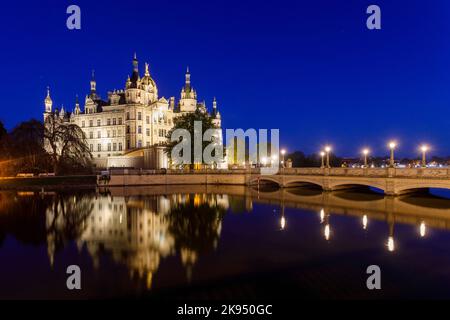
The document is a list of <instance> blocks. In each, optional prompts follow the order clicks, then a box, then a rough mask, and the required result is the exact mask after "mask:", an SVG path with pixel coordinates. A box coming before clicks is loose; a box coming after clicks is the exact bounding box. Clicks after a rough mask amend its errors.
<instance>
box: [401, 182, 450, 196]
mask: <svg viewBox="0 0 450 320" xmlns="http://www.w3.org/2000/svg"><path fill="white" fill-rule="evenodd" d="M429 188H435V189H445V190H450V183H449V182H448V180H434V181H423V180H422V181H411V182H410V183H402V184H399V185H396V186H395V193H396V194H402V193H408V192H413V191H419V190H421V189H429Z"/></svg>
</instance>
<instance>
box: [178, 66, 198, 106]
mask: <svg viewBox="0 0 450 320" xmlns="http://www.w3.org/2000/svg"><path fill="white" fill-rule="evenodd" d="M196 108H197V93H196V92H195V90H194V88H192V85H191V73H190V72H189V67H187V70H186V75H185V83H184V87H183V88H182V89H181V99H180V111H181V112H194V111H195V110H196Z"/></svg>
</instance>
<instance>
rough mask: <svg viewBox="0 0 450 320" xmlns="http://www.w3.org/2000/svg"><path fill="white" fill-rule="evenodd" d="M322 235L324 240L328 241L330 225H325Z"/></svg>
mask: <svg viewBox="0 0 450 320" xmlns="http://www.w3.org/2000/svg"><path fill="white" fill-rule="evenodd" d="M323 234H324V236H325V240H327V241H328V240H330V225H329V224H326V225H325V229H324V230H323Z"/></svg>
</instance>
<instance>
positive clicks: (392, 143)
mask: <svg viewBox="0 0 450 320" xmlns="http://www.w3.org/2000/svg"><path fill="white" fill-rule="evenodd" d="M396 147H397V143H396V142H395V141H391V142H389V149H395V148H396Z"/></svg>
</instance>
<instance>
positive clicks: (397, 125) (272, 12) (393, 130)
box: [0, 0, 450, 156]
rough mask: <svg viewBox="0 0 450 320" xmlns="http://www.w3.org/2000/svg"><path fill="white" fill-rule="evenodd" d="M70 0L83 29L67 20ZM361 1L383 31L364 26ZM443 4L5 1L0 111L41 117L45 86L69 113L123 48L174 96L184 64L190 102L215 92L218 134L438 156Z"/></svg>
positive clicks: (448, 12) (443, 147)
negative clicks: (428, 151)
mask: <svg viewBox="0 0 450 320" xmlns="http://www.w3.org/2000/svg"><path fill="white" fill-rule="evenodd" d="M70 4H77V5H79V6H80V7H81V11H82V29H81V30H79V31H71V30H68V29H67V28H66V18H67V14H66V13H65V12H66V8H67V6H68V5H70ZM370 4H378V5H379V6H380V7H381V10H382V30H380V31H370V30H368V29H367V28H366V18H367V15H366V13H365V11H366V8H367V6H368V5H370ZM449 26H450V2H449V1H446V0H433V1H425V0H422V1H414V0H409V1H399V0H397V1H391V0H390V1H381V0H376V1H364V0H341V1H338V0H329V1H327V0H310V1H300V0H298V1H292V2H288V1H284V0H279V1H257V2H253V1H242V0H241V1H235V0H228V1H211V0H210V1H195V0H190V1H167V0H160V1H98V0H97V1H80V0H74V1H16V2H13V1H8V2H7V3H2V7H1V19H0V27H1V30H2V32H1V36H0V37H1V41H2V50H0V66H1V69H0V70H1V73H2V76H1V78H0V93H1V96H2V99H1V111H0V119H1V120H2V121H3V122H5V124H6V126H7V127H8V128H12V127H13V126H14V125H15V124H16V123H18V122H20V121H22V120H27V119H29V118H31V117H35V118H38V119H41V117H42V112H43V99H44V97H45V91H46V86H47V85H49V86H50V87H51V92H52V98H53V101H54V103H55V104H56V105H58V106H60V105H61V104H64V106H65V107H66V108H69V109H72V108H73V105H74V100H75V95H76V94H79V95H80V97H84V96H85V94H86V93H87V92H88V90H89V79H90V74H91V70H92V69H95V72H96V78H97V87H98V91H99V92H100V93H101V95H102V96H103V97H105V96H106V92H107V91H108V90H112V89H114V88H116V89H119V88H120V89H121V88H123V87H124V83H125V80H126V77H127V75H128V74H129V73H130V72H131V59H132V55H133V52H134V51H136V52H137V55H138V59H139V61H140V67H141V72H143V64H144V61H148V62H149V63H150V71H151V74H152V76H153V77H154V79H155V80H156V82H157V85H158V87H159V93H160V96H165V97H169V96H176V97H177V98H178V97H179V94H180V89H181V87H182V85H183V82H184V71H185V69H186V66H187V65H189V66H190V69H191V73H192V81H193V85H194V87H195V88H196V89H197V90H198V93H199V98H200V99H201V100H203V99H205V100H206V101H207V103H208V105H211V100H212V98H213V97H214V96H216V97H217V99H218V103H219V110H220V111H221V113H222V116H223V123H224V127H226V128H239V127H241V128H279V129H280V134H281V140H282V142H281V144H282V145H284V146H286V147H287V148H288V149H289V150H290V151H292V150H294V149H297V150H298V149H301V150H304V151H306V152H315V151H318V150H319V149H320V148H321V146H322V145H323V144H325V143H327V142H329V143H331V144H332V145H333V146H334V149H335V150H336V152H337V153H338V154H340V155H345V156H352V155H356V154H357V153H358V152H359V151H360V149H361V148H362V147H363V146H365V145H368V146H369V147H371V148H372V150H374V151H375V153H377V154H385V153H386V152H385V146H386V143H387V141H388V140H389V139H390V138H392V137H393V138H396V139H398V141H399V144H400V145H399V152H401V153H403V154H404V155H415V154H416V153H417V151H416V150H417V146H418V145H419V144H420V143H422V142H427V143H429V144H431V145H432V146H433V149H434V152H433V153H435V154H441V155H450V131H449V130H448V128H449V124H450V90H449V89H450V33H449V31H450V27H449Z"/></svg>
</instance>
